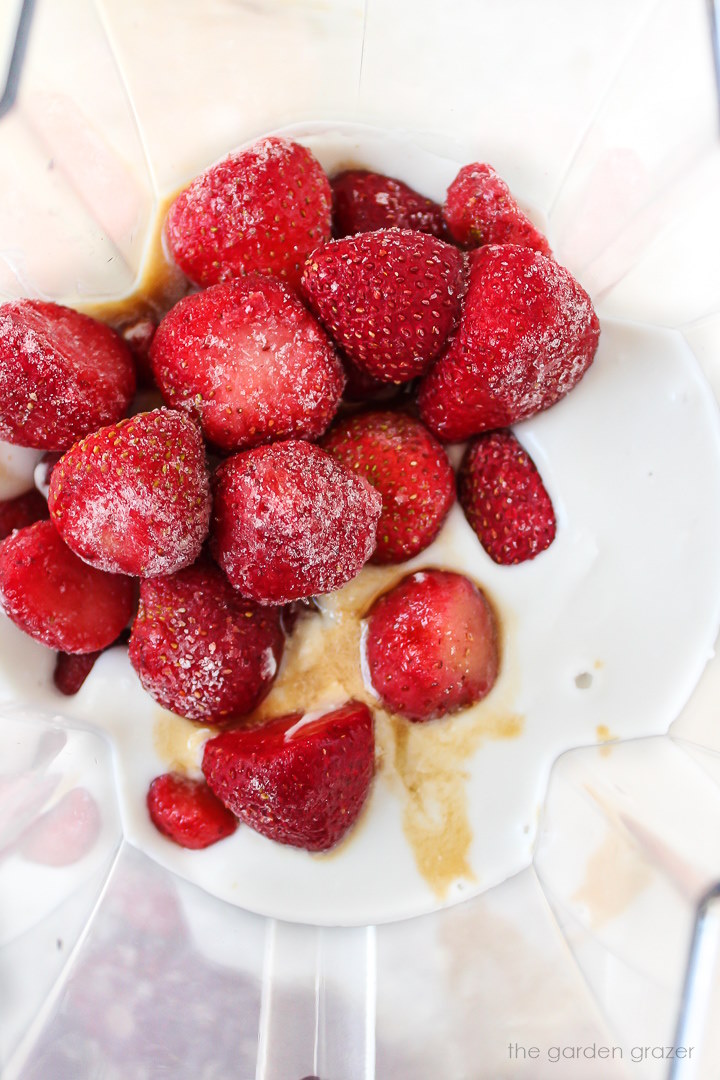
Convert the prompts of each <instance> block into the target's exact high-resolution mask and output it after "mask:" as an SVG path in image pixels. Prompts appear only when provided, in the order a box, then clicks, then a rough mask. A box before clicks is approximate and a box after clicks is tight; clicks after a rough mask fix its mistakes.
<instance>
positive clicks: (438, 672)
mask: <svg viewBox="0 0 720 1080" xmlns="http://www.w3.org/2000/svg"><path fill="white" fill-rule="evenodd" d="M366 659H367V665H368V671H369V673H370V679H371V682H372V685H373V687H374V689H375V691H376V693H377V694H378V696H379V697H380V699H381V700H382V702H383V704H384V705H385V707H386V708H387V709H389V710H390V711H391V712H395V713H399V714H400V715H401V716H406V717H407V718H408V719H409V720H433V719H435V718H436V717H439V716H444V715H446V714H447V713H453V712H457V710H458V709H465V708H467V707H468V706H469V705H472V704H474V703H475V702H476V701H480V700H481V698H484V697H485V695H486V694H488V693H489V691H490V690H491V689H492V686H493V684H494V682H495V679H496V677H497V672H498V634H497V628H496V625H495V619H494V616H493V613H492V610H491V608H490V605H489V604H488V602H487V600H486V599H485V597H484V596H483V594H482V592H481V591H480V590H479V589H478V588H477V586H476V585H474V584H473V582H472V581H470V580H469V579H468V578H466V577H463V576H462V575H461V574H455V573H451V572H449V571H445V570H423V571H420V572H418V573H415V574H411V575H410V576H408V577H406V578H403V580H402V581H401V582H400V583H399V585H396V586H395V588H393V589H391V590H390V592H388V593H385V594H384V595H383V596H381V597H380V599H379V600H377V601H376V602H375V604H374V605H373V606H372V608H371V609H370V614H369V616H368V621H367V638H366Z"/></svg>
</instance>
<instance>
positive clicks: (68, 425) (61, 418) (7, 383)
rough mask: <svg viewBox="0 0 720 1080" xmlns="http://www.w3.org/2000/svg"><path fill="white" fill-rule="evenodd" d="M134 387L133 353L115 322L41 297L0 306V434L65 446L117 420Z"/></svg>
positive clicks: (42, 446)
mask: <svg viewBox="0 0 720 1080" xmlns="http://www.w3.org/2000/svg"><path fill="white" fill-rule="evenodd" d="M134 392H135V371H134V367H133V362H132V358H131V356H130V351H129V349H128V347H127V345H126V344H125V343H124V342H123V341H122V339H121V338H120V337H119V336H118V335H117V334H116V333H115V331H114V330H111V329H110V327H109V326H105V325H104V324H103V323H101V322H98V321H97V320H96V319H91V318H89V316H87V315H81V314H80V313H79V312H77V311H73V310H72V309H71V308H66V307H61V306H60V305H59V304H50V303H45V302H42V301H40V300H16V301H14V302H13V303H11V304H3V305H2V306H0V439H5V440H6V441H7V442H11V443H17V444H18V445H19V446H31V447H34V448H35V449H38V450H66V449H67V447H68V446H70V445H72V443H74V442H75V440H76V439H79V438H81V437H82V436H83V435H86V434H87V432H88V431H93V430H94V429H95V428H97V427H99V426H100V424H109V423H112V422H113V421H115V420H119V419H120V417H121V416H123V414H124V413H125V411H126V410H127V407H128V405H129V404H130V401H131V399H132V396H133V394H134Z"/></svg>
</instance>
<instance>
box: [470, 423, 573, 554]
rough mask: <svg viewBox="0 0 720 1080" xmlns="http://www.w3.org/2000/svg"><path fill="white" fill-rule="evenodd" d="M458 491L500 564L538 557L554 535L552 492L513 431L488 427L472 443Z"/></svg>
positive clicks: (478, 532) (489, 550)
mask: <svg viewBox="0 0 720 1080" xmlns="http://www.w3.org/2000/svg"><path fill="white" fill-rule="evenodd" d="M458 493H459V499H460V504H461V506H462V508H463V510H464V511H465V517H466V518H467V519H468V521H469V523H470V525H471V526H472V528H473V529H474V531H475V532H476V533H477V536H478V539H479V540H480V543H481V544H482V546H483V547H484V548H485V550H486V551H487V553H488V555H489V556H490V558H491V559H492V560H493V561H494V562H496V563H500V564H501V565H502V566H510V565H511V564H513V563H521V562H525V561H526V560H528V559H534V558H535V556H536V555H539V554H540V552H541V551H545V549H546V548H548V547H550V544H552V542H553V540H554V539H555V527H556V526H555V511H554V510H553V505H552V501H551V499H550V496H549V495H548V493H547V491H546V490H545V485H544V484H543V482H542V479H541V477H540V473H539V472H538V471H537V468H536V467H535V463H534V462H533V460H532V458H531V457H530V455H529V454H528V453H527V451H526V450H524V449H523V448H522V446H521V445H520V443H519V442H518V441H517V439H516V438H515V436H514V435H513V433H512V432H511V431H489V432H486V433H485V434H484V435H480V436H479V437H478V438H477V439H474V440H473V441H472V442H471V443H470V444H469V445H468V447H467V449H466V451H465V456H464V457H463V460H462V465H461V467H460V472H459V474H458Z"/></svg>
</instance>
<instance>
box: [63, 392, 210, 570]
mask: <svg viewBox="0 0 720 1080" xmlns="http://www.w3.org/2000/svg"><path fill="white" fill-rule="evenodd" d="M49 506H50V514H51V517H52V519H53V521H54V522H55V525H56V527H57V529H58V531H59V533H60V534H61V536H62V538H63V539H64V540H65V542H66V544H67V545H68V547H70V548H72V550H73V551H74V552H75V554H76V555H79V556H80V558H81V559H84V560H85V562H88V563H90V565H91V566H95V567H97V568H98V569H99V570H106V571H108V572H110V573H115V574H133V575H135V576H140V577H153V576H154V575H156V574H171V573H173V572H174V571H175V570H180V569H181V568H182V567H183V566H188V565H189V564H190V563H192V562H194V561H195V559H196V558H197V557H198V555H199V554H200V549H201V548H202V544H203V541H204V539H205V536H206V535H207V530H208V522H209V518H210V484H209V479H208V473H207V465H206V462H205V449H204V447H203V442H202V439H201V437H200V432H199V431H198V428H197V426H196V425H195V423H194V422H193V421H192V420H191V419H190V418H189V417H187V416H185V415H184V414H183V413H179V412H173V411H172V410H171V409H155V410H153V411H152V412H147V413H138V415H137V416H133V417H132V419H130V420H122V421H121V422H120V423H119V424H113V425H112V426H110V427H106V428H101V429H100V430H99V431H96V432H94V433H93V434H92V435H88V436H86V438H84V439H82V440H81V441H80V442H79V443H76V445H75V446H73V447H72V449H70V450H68V452H67V453H66V454H64V455H63V457H62V459H61V460H60V461H59V462H58V464H57V465H56V466H55V468H54V469H53V471H52V476H51V478H50V497H49Z"/></svg>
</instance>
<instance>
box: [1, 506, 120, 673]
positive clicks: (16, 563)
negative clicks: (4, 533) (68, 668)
mask: <svg viewBox="0 0 720 1080" xmlns="http://www.w3.org/2000/svg"><path fill="white" fill-rule="evenodd" d="M134 600H135V585H134V583H133V582H132V581H131V580H130V578H126V577H118V576H116V575H114V574H105V573H103V572H102V571H101V570H95V569H94V568H93V567H92V566H88V565H87V563H84V562H82V560H80V559H78V557H77V556H76V555H73V553H72V551H71V550H70V548H69V547H68V546H67V544H65V543H64V542H63V540H62V538H61V537H60V535H59V533H58V532H57V530H56V529H55V527H54V525H53V523H52V522H51V521H38V522H36V523H35V524H34V525H28V526H27V528H25V529H20V530H19V531H18V532H16V533H13V535H12V536H8V538H7V539H6V540H3V542H2V544H0V607H1V608H2V610H3V611H4V612H5V614H6V615H7V616H8V618H10V619H11V620H12V621H13V622H14V623H15V624H16V626H19V627H20V629H21V630H24V631H25V633H26V634H29V635H30V637H33V638H35V640H36V641H40V642H42V644H43V645H48V646H49V647H50V648H51V649H56V650H57V651H58V652H71V653H89V652H95V651H96V650H98V649H104V648H105V646H106V645H110V644H111V643H112V642H113V641H114V640H115V638H116V637H117V636H118V635H119V633H120V631H121V630H122V629H123V627H124V626H125V624H126V623H127V622H128V621H129V619H130V616H131V614H132V609H133V605H134Z"/></svg>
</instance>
